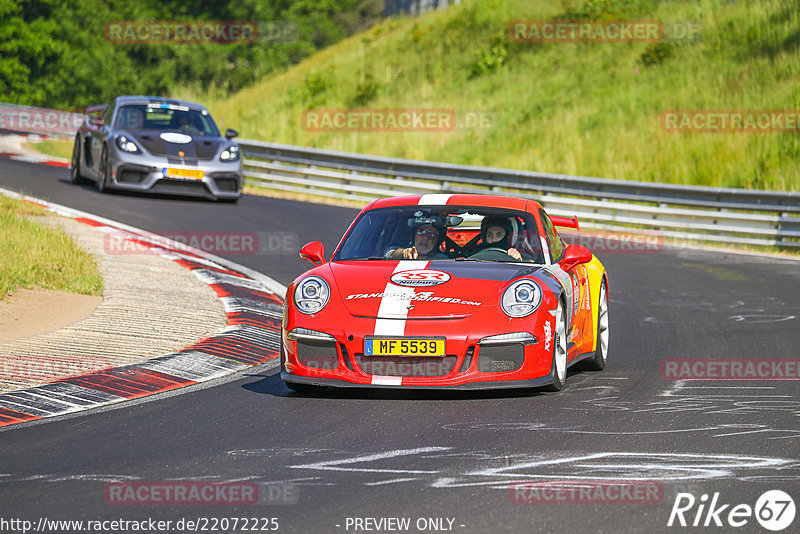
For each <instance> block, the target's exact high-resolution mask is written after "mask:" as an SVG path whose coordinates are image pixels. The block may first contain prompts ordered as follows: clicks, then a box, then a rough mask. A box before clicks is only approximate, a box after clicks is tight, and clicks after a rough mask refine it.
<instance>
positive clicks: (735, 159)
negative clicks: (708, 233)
mask: <svg viewBox="0 0 800 534" xmlns="http://www.w3.org/2000/svg"><path fill="white" fill-rule="evenodd" d="M551 19H562V20H590V21H596V20H600V21H602V20H656V21H661V22H663V24H664V26H665V33H667V30H669V32H670V33H669V35H667V36H666V37H665V38H664V40H662V41H660V42H657V43H644V42H643V43H635V42H616V43H615V42H611V43H557V42H549V43H525V42H517V41H513V40H512V39H510V38H509V34H508V30H509V23H511V22H512V21H515V20H528V21H542V20H551ZM798 27H800V0H763V1H759V2H745V1H741V0H703V1H697V0H675V1H670V2H663V1H656V0H642V1H640V2H633V1H630V0H562V1H560V2H552V1H545V0H464V2H462V3H461V4H460V5H457V6H452V7H450V8H447V9H444V10H441V11H436V12H433V13H428V14H425V15H423V16H420V17H417V18H411V17H400V18H390V19H387V20H385V21H383V22H381V23H380V24H377V25H375V26H374V27H372V28H371V29H370V30H368V31H366V32H363V33H361V34H359V35H356V36H354V37H352V38H350V39H347V40H345V41H342V42H340V43H337V44H335V45H333V46H331V47H329V48H327V49H325V50H322V51H320V52H318V53H316V54H314V55H313V56H311V57H310V58H308V59H306V60H305V61H303V62H302V63H300V64H298V65H296V66H294V67H292V68H289V69H287V70H286V71H284V72H281V73H277V74H274V75H271V76H268V77H266V78H264V79H263V80H261V81H260V82H259V83H257V84H255V85H254V86H252V87H249V88H247V89H244V90H242V91H240V92H239V93H236V94H234V95H232V96H230V97H226V98H221V97H220V96H219V95H218V94H217V95H215V94H207V95H206V94H199V93H192V92H191V90H185V91H184V92H183V93H181V94H177V95H175V96H182V97H187V98H190V99H193V100H200V101H202V102H204V103H206V104H207V105H208V106H209V108H210V109H211V111H212V113H213V114H214V116H215V117H216V118H217V119H218V120H221V121H224V123H225V124H226V126H230V127H233V128H236V129H238V130H239V132H240V133H241V135H242V137H243V138H251V139H262V140H268V141H274V142H279V143H288V144H294V145H301V146H310V147H318V148H327V149H333V150H344V151H351V152H360V153H367V154H380V155H384V156H391V157H402V158H411V159H423V160H428V161H444V162H451V163H461V164H472V165H486V166H490V167H504V168H512V169H524V170H531V171H540V172H556V173H565V174H573V175H581V176H598V177H606V178H619V179H628V180H642V181H649V182H663V183H676V184H691V185H707V186H717V187H720V186H721V187H743V188H752V189H771V190H785V191H800V135H797V132H796V131H795V132H791V133H768V132H763V133H703V132H691V133H689V132H684V133H671V132H669V131H667V130H666V129H665V128H664V127H662V125H661V116H662V114H663V113H665V112H667V111H670V110H751V111H752V110H795V111H796V110H798V109H800V88H799V87H800V86H798V84H797V73H798V68H797V66H798V65H800V45H799V44H798V43H800V39H799V38H798ZM320 108H322V109H337V110H338V109H350V110H352V109H396V108H413V109H446V110H452V111H454V112H455V114H456V117H457V118H458V117H461V118H462V119H463V120H462V123H461V124H460V125H459V126H458V127H456V128H455V129H453V130H449V131H429V132H414V131H378V132H375V131H373V132H370V131H331V130H329V131H312V130H311V129H310V128H308V127H305V126H304V122H303V116H304V115H303V113H304V111H307V110H315V109H320ZM470 113H474V114H478V115H477V116H478V117H485V118H486V119H488V120H486V121H480V123H479V124H477V125H476V124H472V125H471V124H470V122H469V121H468V120H466V119H467V118H469V117H470V116H471V115H470ZM457 122H458V121H457ZM306 126H307V125H306Z"/></svg>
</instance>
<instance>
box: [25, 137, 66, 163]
mask: <svg viewBox="0 0 800 534" xmlns="http://www.w3.org/2000/svg"><path fill="white" fill-rule="evenodd" d="M72 145H73V141H72V140H67V139H43V140H41V141H32V142H28V143H25V144H24V146H25V147H26V148H30V149H31V150H34V151H36V152H38V153H39V154H44V155H45V156H54V157H57V158H64V159H70V158H71V157H72Z"/></svg>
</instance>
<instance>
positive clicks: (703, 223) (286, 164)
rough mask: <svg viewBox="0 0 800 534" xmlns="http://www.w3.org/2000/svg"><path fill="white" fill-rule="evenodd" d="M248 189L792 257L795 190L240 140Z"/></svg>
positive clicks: (798, 197) (797, 208)
mask: <svg viewBox="0 0 800 534" xmlns="http://www.w3.org/2000/svg"><path fill="white" fill-rule="evenodd" d="M238 142H239V145H240V146H241V147H242V151H243V153H244V156H245V162H244V169H245V176H246V177H247V180H248V182H249V183H252V184H254V185H260V186H263V187H268V188H271V189H277V190H281V191H287V192H293V193H305V194H310V195H315V196H322V197H329V198H336V199H349V200H357V201H363V202H368V201H370V200H373V199H375V198H379V197H388V196H395V195H403V194H418V193H420V192H422V193H490V194H491V193H494V194H509V195H512V196H518V197H523V198H532V199H535V200H538V201H539V202H541V203H542V205H544V206H545V207H546V208H547V209H548V211H549V212H551V213H552V214H554V215H567V216H569V215H577V216H578V218H579V219H580V220H581V224H582V226H583V227H586V228H593V229H600V230H610V231H625V232H630V231H632V230H634V229H645V230H649V231H657V232H659V233H660V234H661V235H662V236H664V237H669V238H672V239H674V240H687V241H693V240H696V241H712V242H730V243H738V244H748V245H772V246H778V247H786V248H790V249H794V250H800V193H791V192H781V191H761V190H750V189H733V188H722V187H704V186H688V185H676V184H661V183H650V182H636V181H628V180H614V179H609V178H592V177H585V176H571V175H566V174H552V173H537V172H530V171H522V170H513V169H500V168H493V167H478V166H471V165H456V164H450V163H438V162H429V161H418V160H409V159H400V158H388V157H382V156H373V155H368V154H356V153H350V152H339V151H333V150H323V149H318V148H308V147H300V146H293V145H284V144H278V143H268V142H264V141H253V140H248V139H240V140H239V141H238Z"/></svg>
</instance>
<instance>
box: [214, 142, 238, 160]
mask: <svg viewBox="0 0 800 534" xmlns="http://www.w3.org/2000/svg"><path fill="white" fill-rule="evenodd" d="M219 159H221V160H222V161H236V160H237V159H239V147H238V146H236V145H231V146H229V147H228V148H226V149H225V150H223V151H222V154H220V155H219Z"/></svg>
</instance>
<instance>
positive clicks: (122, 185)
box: [106, 147, 243, 200]
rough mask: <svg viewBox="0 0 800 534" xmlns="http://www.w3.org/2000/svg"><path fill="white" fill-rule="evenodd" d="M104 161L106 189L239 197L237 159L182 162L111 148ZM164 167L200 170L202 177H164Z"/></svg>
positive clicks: (240, 175)
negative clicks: (107, 173) (108, 172)
mask: <svg viewBox="0 0 800 534" xmlns="http://www.w3.org/2000/svg"><path fill="white" fill-rule="evenodd" d="M108 160H109V165H110V167H111V176H110V180H109V182H108V183H107V184H106V186H107V187H109V188H114V189H120V190H126V191H139V192H146V193H160V194H166V195H187V196H195V197H203V198H211V199H225V200H229V199H230V200H232V199H237V198H239V197H240V196H241V194H242V183H243V177H242V161H241V159H239V161H236V162H222V161H214V160H205V161H198V162H197V163H196V164H195V163H193V162H190V163H184V162H182V161H180V160H177V159H176V158H166V157H158V156H151V155H147V154H130V153H127V152H122V151H120V150H117V149H116V147H114V148H113V149H111V150H110V153H109V158H108ZM168 168H170V169H185V170H193V171H203V178H202V179H197V178H177V177H171V176H167V175H166V172H165V169H168Z"/></svg>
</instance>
